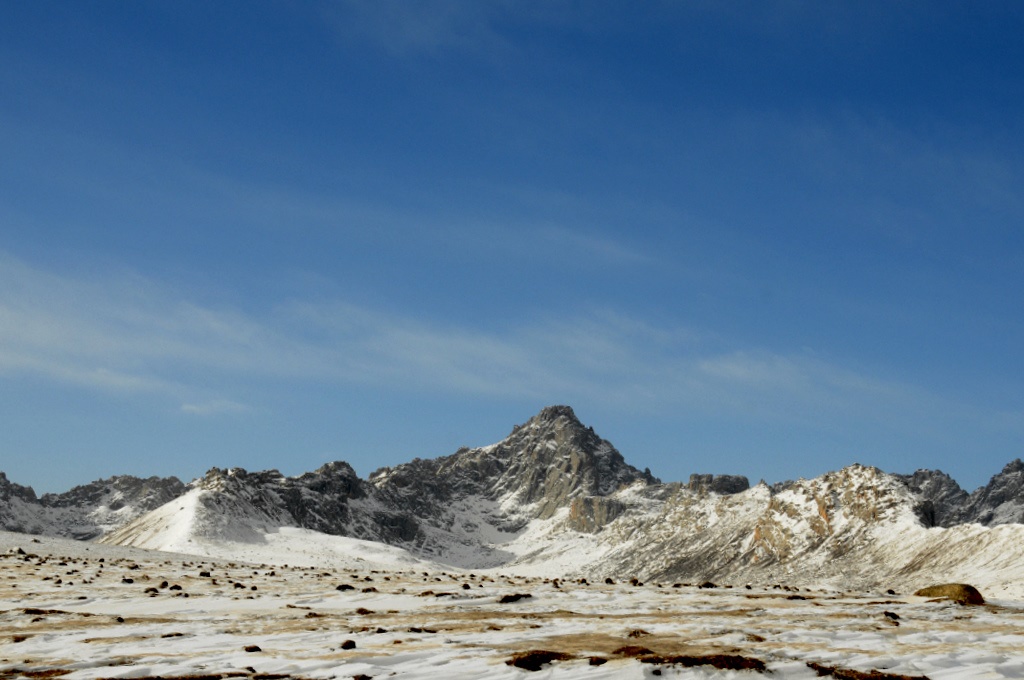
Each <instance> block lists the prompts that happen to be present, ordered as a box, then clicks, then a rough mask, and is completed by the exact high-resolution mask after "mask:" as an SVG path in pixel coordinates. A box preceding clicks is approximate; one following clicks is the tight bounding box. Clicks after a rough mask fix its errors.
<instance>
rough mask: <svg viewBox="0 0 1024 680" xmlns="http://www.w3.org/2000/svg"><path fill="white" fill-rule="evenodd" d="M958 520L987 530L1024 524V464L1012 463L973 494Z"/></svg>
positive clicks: (1021, 462)
mask: <svg viewBox="0 0 1024 680" xmlns="http://www.w3.org/2000/svg"><path fill="white" fill-rule="evenodd" d="M957 519H958V520H959V521H960V522H977V523H978V524H983V525H985V526H993V525H997V524H1020V523H1024V461H1021V459H1020V458H1018V459H1016V460H1014V461H1012V462H1010V463H1009V464H1007V465H1006V467H1004V468H1003V470H1002V472H1000V473H999V474H997V475H995V476H994V477H992V479H991V480H990V481H989V483H988V484H986V485H985V486H983V487H981V488H979V489H978V490H976V491H975V492H974V493H972V494H971V495H970V498H969V499H968V500H967V502H966V503H965V504H964V506H963V511H962V512H961V513H960V515H959V517H958V518H957Z"/></svg>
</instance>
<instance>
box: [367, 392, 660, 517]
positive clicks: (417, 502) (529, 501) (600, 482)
mask: <svg viewBox="0 0 1024 680" xmlns="http://www.w3.org/2000/svg"><path fill="white" fill-rule="evenodd" d="M369 482H370V484H372V485H373V486H374V487H375V488H376V489H377V490H378V491H379V492H380V493H381V495H382V498H384V499H386V500H387V501H388V502H389V503H390V504H392V505H394V506H395V507H399V508H402V509H404V510H405V511H407V512H409V513H412V514H414V515H416V516H418V517H423V518H426V519H427V520H428V521H429V519H430V518H435V519H438V520H439V521H441V522H442V523H444V522H446V521H447V518H446V517H445V515H446V509H447V508H448V507H449V506H450V505H451V503H452V502H453V501H456V500H465V499H467V498H469V497H471V496H475V497H478V498H479V499H481V500H483V501H489V502H490V503H493V504H497V505H496V506H495V507H494V508H493V509H494V511H495V512H494V513H491V515H490V516H489V517H487V518H485V519H487V520H488V521H489V522H490V523H491V524H492V525H494V526H495V527H497V528H499V529H500V530H502V531H516V530H518V529H520V528H522V526H523V525H524V524H525V523H526V522H528V521H529V520H532V519H548V518H550V517H552V516H553V515H554V514H555V513H556V512H558V511H559V510H560V509H562V508H565V507H567V506H569V505H570V504H572V503H573V502H574V500H577V499H584V498H589V497H604V496H608V495H609V494H611V493H613V492H614V491H616V490H618V489H620V488H622V487H625V486H628V485H630V484H633V483H636V482H641V483H643V484H655V483H658V480H657V479H655V478H654V477H653V476H651V474H650V472H649V471H644V472H641V471H640V470H637V469H636V468H634V467H632V466H631V465H628V464H627V463H626V462H625V460H624V459H623V457H622V454H620V453H619V452H618V451H617V450H616V449H615V447H614V446H612V445H611V444H610V443H609V442H607V441H605V440H604V439H601V438H600V437H599V436H597V434H596V433H595V432H594V430H593V428H589V427H586V426H584V425H583V424H582V423H581V422H580V421H579V420H578V419H577V418H576V414H575V413H574V412H573V410H572V409H571V408H569V407H568V406H549V407H547V408H545V409H543V410H542V411H541V412H540V413H539V414H537V415H536V416H534V417H533V418H532V419H530V420H529V421H528V422H527V423H525V424H523V425H517V426H516V427H515V428H513V430H512V433H511V434H509V436H508V437H506V438H505V439H504V440H502V441H501V442H499V443H497V444H494V445H491V446H485V447H482V448H475V449H460V450H459V451H457V452H456V453H454V454H452V455H450V456H444V457H442V458H435V459H432V460H420V459H417V460H414V461H413V462H411V463H406V464H404V465H399V466H396V467H393V468H383V469H381V470H378V471H376V472H374V473H373V474H372V475H370V479H369ZM591 505H592V507H593V508H594V509H595V510H596V508H597V507H598V505H600V504H595V503H592V504H591ZM498 506H500V508H499V507H498ZM580 507H582V506H580ZM439 513H440V516H439ZM614 513H615V511H614V509H612V506H611V505H608V506H607V508H606V509H603V510H597V511H596V512H590V514H589V516H591V517H592V518H593V519H597V518H605V519H607V518H609V517H610V516H611V515H613V514H614Z"/></svg>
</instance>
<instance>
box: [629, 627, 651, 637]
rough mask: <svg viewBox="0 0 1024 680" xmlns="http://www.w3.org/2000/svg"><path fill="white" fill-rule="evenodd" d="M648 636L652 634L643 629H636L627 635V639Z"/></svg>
mask: <svg viewBox="0 0 1024 680" xmlns="http://www.w3.org/2000/svg"><path fill="white" fill-rule="evenodd" d="M647 635H650V633H648V632H647V631H646V630H644V629H643V628H635V629H633V630H631V631H629V633H628V634H627V635H626V637H631V638H638V637H645V636H647Z"/></svg>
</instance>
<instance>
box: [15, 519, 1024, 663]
mask: <svg viewBox="0 0 1024 680" xmlns="http://www.w3.org/2000/svg"><path fill="white" fill-rule="evenodd" d="M299 538H301V536H299V535H298V534H295V535H293V536H283V537H281V540H283V541H289V540H290V541H293V544H295V545H297V544H296V543H294V541H295V540H296V539H299ZM269 547H273V546H268V547H265V548H263V549H262V550H256V549H253V552H252V554H249V555H244V557H245V558H247V559H253V558H259V559H257V560H256V561H257V562H258V561H260V560H264V559H265V558H266V557H267V550H268V548H269ZM343 547H344V549H342V548H343ZM17 548H21V549H22V550H24V551H25V553H27V554H25V555H18V554H8V553H9V551H11V550H12V549H17ZM277 554H279V555H280V554H281V553H280V552H278V553H277ZM291 555H292V560H291V563H290V566H284V565H283V564H281V562H284V561H286V560H287V558H285V559H281V560H276V562H277V563H276V564H273V565H271V564H254V563H246V562H243V561H242V559H243V556H242V555H238V556H236V557H235V559H236V561H234V562H232V561H230V560H229V559H227V557H225V556H217V557H209V556H206V557H196V556H188V555H181V554H170V553H160V552H149V551H143V550H135V549H126V548H117V547H111V546H100V545H96V544H88V543H76V542H72V541H63V540H59V539H50V538H41V537H32V536H26V535H22V534H8V533H2V532H0V678H15V677H26V678H48V677H62V678H66V679H67V680H79V679H82V680H86V679H93V678H142V677H148V678H153V677H164V678H170V677H178V678H180V677H183V676H193V677H195V676H202V677H205V678H210V677H240V678H250V677H251V678H264V680H271V679H272V678H293V677H294V678H352V677H359V676H361V675H362V676H369V677H374V678H386V677H400V678H488V679H491V678H533V677H539V678H576V677H579V678H593V679H595V680H596V679H603V678H645V677H653V676H659V675H660V676H661V677H679V678H709V679H710V678H723V679H724V678H753V677H758V676H760V675H761V674H762V673H761V672H760V671H757V670H719V669H717V668H716V667H715V666H714V665H711V663H710V662H711V661H715V660H717V662H718V663H720V664H721V663H724V662H732V663H743V664H747V665H757V662H760V663H763V665H764V667H765V668H766V671H767V672H768V673H770V677H774V678H782V679H791V678H793V679H799V678H816V677H819V675H820V674H822V673H826V672H827V671H826V670H821V671H820V672H819V671H816V670H815V669H813V668H812V667H811V666H809V665H808V664H809V663H810V664H817V665H818V667H819V668H821V669H824V668H826V667H827V668H835V669H854V670H858V671H862V672H865V673H866V672H869V671H873V670H877V671H879V672H880V673H881V674H879V675H873V676H867V675H865V676H861V677H873V678H877V679H884V678H887V677H902V676H910V677H922V676H927V677H929V678H933V679H937V678H979V679H980V678H1024V605H1021V604H1019V603H1015V602H1010V601H996V602H992V603H990V604H989V605H986V606H982V607H961V606H958V605H955V604H949V603H937V602H927V601H925V600H924V599H923V598H917V597H913V596H906V595H905V594H901V595H896V596H894V595H887V594H882V593H842V592H835V591H808V590H801V591H799V592H794V591H793V590H785V589H776V588H770V589H764V588H753V589H749V590H748V589H747V588H745V587H744V585H743V584H734V587H731V588H727V587H724V585H720V587H717V588H713V589H711V588H707V589H702V588H697V587H695V586H691V585H680V586H679V587H673V585H674V584H669V583H666V584H655V583H646V584H639V585H632V584H630V583H628V582H620V583H616V584H605V583H603V582H602V583H594V584H582V583H578V582H561V583H559V584H558V585H557V587H556V584H555V583H553V582H551V581H545V579H543V578H541V577H538V576H502V575H500V574H498V573H497V572H490V571H480V572H475V573H469V572H456V571H452V570H448V571H444V570H442V568H441V567H437V566H435V565H430V564H428V563H422V562H418V563H409V562H406V561H403V560H405V558H404V557H403V556H402V555H397V554H396V555H392V554H390V553H389V552H388V550H387V549H381V548H380V547H379V546H375V545H374V544H366V545H362V544H361V542H351V543H347V544H342V543H339V544H337V545H336V546H335V548H334V549H333V550H332V551H331V552H329V554H328V553H324V552H323V549H322V548H318V549H317V550H308V551H306V552H304V553H303V552H301V551H298V550H293V551H292V553H291ZM204 572H206V573H208V574H209V575H208V576H207V575H203V573H204ZM129 580H130V582H129ZM165 582H166V583H165ZM339 586H342V587H345V586H348V587H350V589H344V590H339V589H338V588H339ZM179 588H180V589H179ZM513 594H529V595H530V596H531V597H527V598H522V599H520V600H518V601H516V602H509V603H502V602H501V598H502V597H504V596H507V595H513ZM628 646H633V647H642V648H646V649H647V650H649V652H643V651H640V650H637V649H634V650H631V651H629V650H627V651H621V650H622V648H624V647H628ZM247 649H249V650H252V651H246V650H247ZM529 650H549V651H554V652H560V653H562V654H564V655H565V656H566V658H564V659H563V660H559V661H554V662H552V663H549V664H547V665H543V666H541V669H540V671H539V672H531V671H528V670H523V669H520V668H516V667H513V666H510V665H507V664H506V662H507V661H509V660H510V659H512V658H513V656H514V655H515V654H517V653H520V652H525V651H529ZM674 656H675V657H678V658H676V659H675V660H674V661H675V662H673V660H672V659H671V658H669V657H674ZM658 657H661V658H658ZM598 662H602V663H600V665H592V664H594V663H598ZM687 663H689V664H697V665H693V666H692V667H687V665H686V664H687ZM833 676H834V677H857V676H856V675H850V674H843V671H842V670H837V671H833Z"/></svg>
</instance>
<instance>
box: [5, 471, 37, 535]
mask: <svg viewBox="0 0 1024 680" xmlns="http://www.w3.org/2000/svg"><path fill="white" fill-rule="evenodd" d="M39 510H40V504H39V499H38V498H36V492H35V491H33V490H32V487H30V486H21V485H20V484H15V483H14V482H11V481H9V480H8V479H7V475H5V474H4V473H3V472H0V529H4V530H5V531H17V532H22V533H43V532H42V531H41V529H42V525H41V524H40V520H41V517H40V514H41V513H40V511H39Z"/></svg>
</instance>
